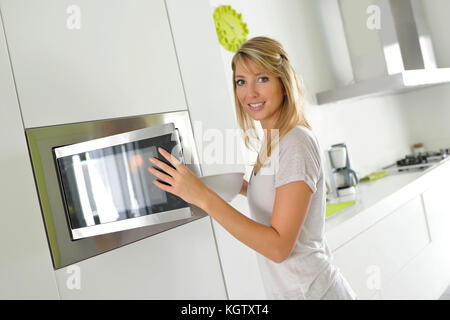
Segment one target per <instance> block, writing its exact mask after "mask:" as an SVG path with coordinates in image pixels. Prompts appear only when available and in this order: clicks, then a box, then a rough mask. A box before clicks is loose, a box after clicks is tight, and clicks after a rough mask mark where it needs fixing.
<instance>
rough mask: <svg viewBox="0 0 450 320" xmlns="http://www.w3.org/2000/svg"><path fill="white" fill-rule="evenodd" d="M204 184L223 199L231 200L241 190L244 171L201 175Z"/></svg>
mask: <svg viewBox="0 0 450 320" xmlns="http://www.w3.org/2000/svg"><path fill="white" fill-rule="evenodd" d="M200 179H201V180H202V181H203V183H204V184H206V186H207V187H208V188H210V189H211V190H212V191H214V192H215V193H217V194H218V195H219V197H221V198H222V199H223V200H225V201H227V202H230V201H232V200H233V199H234V197H236V196H237V195H238V194H239V191H241V187H242V182H243V181H244V173H242V172H232V173H223V174H214V175H210V176H204V177H200Z"/></svg>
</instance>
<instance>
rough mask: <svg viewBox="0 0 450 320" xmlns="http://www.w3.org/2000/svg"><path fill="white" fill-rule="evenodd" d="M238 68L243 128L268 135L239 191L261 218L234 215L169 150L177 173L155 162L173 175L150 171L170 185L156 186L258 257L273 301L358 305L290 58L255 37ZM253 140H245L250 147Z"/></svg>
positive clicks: (270, 42) (235, 75)
mask: <svg viewBox="0 0 450 320" xmlns="http://www.w3.org/2000/svg"><path fill="white" fill-rule="evenodd" d="M232 69H233V88H234V95H235V103H236V111H237V117H238V123H239V125H240V127H241V129H243V130H244V131H245V132H249V129H254V121H255V120H256V121H259V122H260V124H261V127H262V128H263V129H264V132H265V134H264V138H263V141H262V144H261V146H262V147H261V150H260V152H259V155H258V158H257V161H256V164H255V166H254V169H253V172H252V174H251V177H250V179H249V182H247V181H245V180H244V182H243V185H242V189H241V192H240V193H241V194H242V195H244V196H247V197H248V201H249V206H250V212H251V215H252V217H253V218H254V219H255V220H252V219H249V218H247V217H246V216H245V215H243V214H241V213H240V212H238V211H237V210H235V209H234V208H233V207H232V206H230V205H229V204H228V203H226V202H225V201H224V200H222V199H221V198H220V197H219V196H218V195H217V194H216V193H214V192H213V191H212V190H210V189H209V188H207V187H206V186H205V185H204V184H203V183H202V181H201V180H200V179H199V178H197V177H196V176H195V175H194V174H193V173H192V172H191V171H190V170H189V169H188V168H187V167H186V166H184V165H183V164H182V163H180V162H179V161H178V160H177V159H175V158H174V157H171V155H170V153H168V152H167V151H165V150H162V149H159V151H160V153H161V154H162V155H163V156H164V157H165V158H166V159H167V160H168V161H169V162H170V163H171V164H172V165H173V166H174V168H171V167H170V166H168V165H166V164H165V163H163V162H162V161H159V160H157V159H154V158H152V159H151V161H152V162H153V164H155V165H156V166H158V167H159V168H160V169H162V170H163V171H165V172H166V173H167V174H164V173H161V172H159V171H157V170H155V169H149V170H150V172H151V173H152V174H154V175H155V176H156V177H158V178H159V179H160V180H162V181H164V182H166V183H168V184H169V185H165V184H163V183H161V182H159V181H157V180H155V181H154V183H155V184H156V185H157V186H158V187H159V188H161V189H162V190H165V191H167V192H171V193H173V194H175V195H177V196H179V197H180V198H182V199H184V200H185V201H186V202H189V203H192V204H194V205H196V206H198V207H200V208H201V209H203V210H204V211H205V212H207V213H208V214H209V215H210V216H211V217H213V218H214V219H215V220H216V221H217V222H218V223H220V224H221V225H222V226H223V227H224V228H225V229H226V230H227V231H228V232H230V233H231V234H232V235H233V236H234V237H235V238H236V239H238V240H240V241H241V242H243V243H244V244H245V245H247V246H249V247H250V248H252V249H254V250H255V251H257V252H258V253H259V254H260V255H257V256H258V263H259V265H260V269H261V275H262V278H263V282H264V286H265V289H266V293H267V295H268V297H269V298H271V299H353V298H354V297H355V295H354V293H353V291H352V289H351V288H350V286H349V285H348V283H347V282H346V280H345V279H344V278H343V277H342V275H341V274H340V272H339V270H338V269H337V268H336V267H335V266H334V265H333V264H332V263H331V262H330V260H331V254H330V252H329V249H328V246H327V243H326V240H325V236H324V225H325V205H326V201H325V199H326V194H325V182H324V174H323V164H322V160H321V156H320V154H321V151H320V147H319V144H318V142H317V139H316V138H315V136H314V134H313V133H312V131H311V128H310V126H309V124H308V122H307V121H306V119H305V117H304V114H303V111H302V105H301V98H302V95H301V89H300V86H299V83H298V79H297V76H296V74H295V71H294V69H293V68H292V66H291V64H290V62H289V58H288V55H287V53H286V52H285V51H284V49H283V47H282V46H281V44H280V43H278V42H277V41H275V40H272V39H269V38H266V37H256V38H253V39H250V40H249V41H247V42H246V43H244V44H243V45H242V46H241V48H240V49H239V50H238V52H237V53H236V54H235V55H234V57H233V61H232ZM250 132H251V131H250ZM274 133H275V134H274ZM249 141H250V138H249V137H248V136H246V137H245V143H246V145H247V146H249ZM265 169H266V170H265Z"/></svg>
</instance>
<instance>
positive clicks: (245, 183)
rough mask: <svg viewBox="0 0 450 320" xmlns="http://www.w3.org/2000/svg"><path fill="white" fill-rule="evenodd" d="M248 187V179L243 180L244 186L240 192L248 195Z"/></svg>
mask: <svg viewBox="0 0 450 320" xmlns="http://www.w3.org/2000/svg"><path fill="white" fill-rule="evenodd" d="M247 187H248V182H247V180H245V179H244V180H242V187H241V191H239V194H242V195H243V196H245V197H246V196H247Z"/></svg>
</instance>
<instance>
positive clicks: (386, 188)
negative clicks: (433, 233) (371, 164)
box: [325, 158, 450, 251]
mask: <svg viewBox="0 0 450 320" xmlns="http://www.w3.org/2000/svg"><path fill="white" fill-rule="evenodd" d="M448 160H449V158H447V159H444V160H442V161H441V162H440V163H438V164H436V165H434V166H433V167H430V168H428V169H426V170H424V171H418V172H411V173H393V174H388V175H387V176H386V177H384V178H382V179H379V180H375V181H369V182H363V183H360V184H359V185H358V187H357V194H356V203H355V205H353V206H351V207H349V208H347V209H344V210H342V211H341V212H339V213H337V214H335V215H333V216H331V217H330V218H328V219H327V220H326V224H325V232H326V236H327V240H328V243H329V246H330V249H331V250H332V251H334V250H336V249H338V248H339V247H341V246H342V245H344V244H345V243H347V242H348V241H350V240H351V239H353V238H354V237H356V236H357V235H358V234H360V233H362V232H363V231H364V230H367V229H368V228H369V227H371V226H372V225H374V224H376V223H377V222H378V221H380V220H381V219H383V218H384V217H385V216H386V215H389V214H390V213H391V212H393V211H394V210H396V209H397V208H398V207H400V206H401V205H403V204H404V203H406V202H408V201H409V200H411V199H413V198H414V197H416V196H418V195H419V194H421V193H422V192H424V191H425V190H427V189H429V188H430V187H432V186H433V185H434V184H435V182H436V181H437V180H439V177H441V176H442V174H444V173H446V172H449V174H450V161H448Z"/></svg>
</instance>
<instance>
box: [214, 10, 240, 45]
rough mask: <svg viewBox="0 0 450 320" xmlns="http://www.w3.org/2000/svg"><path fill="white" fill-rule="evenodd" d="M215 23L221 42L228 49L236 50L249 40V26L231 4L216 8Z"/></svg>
mask: <svg viewBox="0 0 450 320" xmlns="http://www.w3.org/2000/svg"><path fill="white" fill-rule="evenodd" d="M214 23H215V25H216V32H217V38H218V39H219V42H220V44H221V45H222V46H223V47H224V48H225V49H226V50H228V51H231V52H236V51H237V50H238V49H239V47H240V46H241V45H242V44H243V43H244V42H245V41H247V35H248V28H247V24H246V23H245V22H244V21H243V20H242V14H241V13H237V12H236V10H234V9H233V8H232V7H231V6H230V5H223V6H219V7H217V8H216V10H214Z"/></svg>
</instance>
